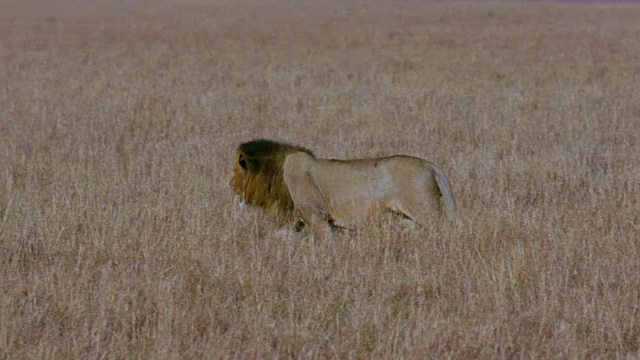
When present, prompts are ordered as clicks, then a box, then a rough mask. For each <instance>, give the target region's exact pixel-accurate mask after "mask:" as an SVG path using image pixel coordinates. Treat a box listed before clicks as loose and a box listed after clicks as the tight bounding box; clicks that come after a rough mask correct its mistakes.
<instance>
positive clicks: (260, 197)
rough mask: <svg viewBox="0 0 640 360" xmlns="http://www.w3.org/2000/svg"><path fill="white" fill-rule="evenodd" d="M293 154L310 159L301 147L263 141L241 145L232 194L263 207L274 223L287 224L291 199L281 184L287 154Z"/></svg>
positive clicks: (284, 186)
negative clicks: (298, 153) (273, 219)
mask: <svg viewBox="0 0 640 360" xmlns="http://www.w3.org/2000/svg"><path fill="white" fill-rule="evenodd" d="M297 152H305V153H307V154H309V155H311V156H314V155H313V152H311V150H309V149H307V148H304V147H302V146H297V145H291V144H287V143H281V142H276V141H272V140H266V139H257V140H252V141H249V142H246V143H243V144H241V145H240V146H239V147H238V150H237V157H236V161H237V163H236V169H238V171H235V174H236V176H234V184H235V185H234V187H235V189H236V191H237V192H238V193H240V194H241V195H242V197H243V200H244V201H245V202H246V203H247V204H249V205H252V206H256V207H261V208H263V209H264V210H265V211H266V212H267V213H268V214H270V215H271V216H272V217H274V218H275V219H276V221H277V222H285V221H288V220H289V219H290V218H291V216H292V215H293V210H294V204H293V200H292V199H291V195H290V194H289V189H288V188H287V185H286V184H285V182H284V163H285V160H286V158H287V155H289V154H292V153H297ZM314 157H315V156H314Z"/></svg>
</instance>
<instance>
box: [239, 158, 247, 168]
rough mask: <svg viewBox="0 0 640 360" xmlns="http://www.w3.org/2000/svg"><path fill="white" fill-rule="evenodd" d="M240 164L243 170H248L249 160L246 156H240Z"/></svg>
mask: <svg viewBox="0 0 640 360" xmlns="http://www.w3.org/2000/svg"><path fill="white" fill-rule="evenodd" d="M238 164H240V167H241V168H242V169H243V170H247V162H246V161H245V160H244V158H240V160H239V161H238Z"/></svg>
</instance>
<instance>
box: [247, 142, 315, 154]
mask: <svg viewBox="0 0 640 360" xmlns="http://www.w3.org/2000/svg"><path fill="white" fill-rule="evenodd" d="M238 149H239V150H240V151H241V152H243V153H244V154H245V156H247V157H251V158H269V157H272V156H278V155H282V154H290V153H294V152H299V151H302V152H306V153H307V154H309V155H311V156H314V155H313V152H312V151H311V150H309V149H307V148H305V147H302V146H298V145H292V144H287V143H282V142H277V141H272V140H267V139H256V140H251V141H248V142H246V143H243V144H241V145H240V147H239V148H238ZM314 157H315V156H314Z"/></svg>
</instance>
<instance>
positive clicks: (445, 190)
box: [433, 166, 456, 216]
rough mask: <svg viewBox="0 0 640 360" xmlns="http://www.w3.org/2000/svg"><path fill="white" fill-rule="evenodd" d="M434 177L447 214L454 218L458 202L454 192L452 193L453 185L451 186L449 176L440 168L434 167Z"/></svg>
mask: <svg viewBox="0 0 640 360" xmlns="http://www.w3.org/2000/svg"><path fill="white" fill-rule="evenodd" d="M433 177H434V178H435V179H436V183H437V184H438V188H439V189H440V194H441V195H442V200H443V201H444V207H445V209H446V210H447V214H448V215H449V216H453V215H454V214H455V212H456V200H455V199H454V198H453V192H451V185H450V184H449V179H448V178H447V175H446V174H445V173H444V171H442V170H441V169H439V168H438V167H436V166H433Z"/></svg>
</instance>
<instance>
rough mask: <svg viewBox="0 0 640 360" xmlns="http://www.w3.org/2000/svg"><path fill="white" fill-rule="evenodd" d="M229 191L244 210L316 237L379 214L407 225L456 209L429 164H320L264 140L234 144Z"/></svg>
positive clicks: (387, 160)
mask: <svg viewBox="0 0 640 360" xmlns="http://www.w3.org/2000/svg"><path fill="white" fill-rule="evenodd" d="M231 187H232V188H233V190H234V192H235V193H236V194H237V195H239V196H240V198H241V205H243V204H245V203H246V204H249V205H252V206H256V207H260V208H262V209H264V210H265V211H266V212H267V214H268V215H270V216H271V217H272V218H274V219H275V220H276V222H277V223H278V224H279V225H283V224H285V223H287V222H293V221H298V220H301V221H302V222H303V223H304V224H306V225H307V226H308V227H310V228H311V231H312V232H313V233H314V234H318V235H326V234H328V233H329V232H330V230H335V229H341V228H347V227H348V226H349V225H351V224H352V223H353V222H355V221H356V220H359V219H365V218H367V217H369V216H371V215H374V214H376V213H381V212H384V211H393V212H395V213H398V214H400V215H402V216H403V217H405V218H407V219H409V220H411V221H412V222H423V221H426V219H428V218H429V217H433V216H438V214H439V213H440V212H441V208H442V206H443V205H444V209H445V210H446V211H447V213H448V214H450V215H452V214H453V213H455V211H456V203H455V200H454V198H453V194H452V193H451V187H450V185H449V180H448V179H447V176H446V175H445V174H444V172H443V171H442V170H441V169H439V168H438V167H437V166H436V165H434V164H433V163H431V162H429V161H427V160H424V159H421V158H417V157H413V156H404V155H394V156H389V157H382V158H371V159H357V160H330V159H318V158H316V157H315V156H314V155H313V153H312V152H311V151H310V150H308V149H306V148H304V147H300V146H296V145H290V144H285V143H279V142H274V141H271V140H264V139H259V140H253V141H249V142H246V143H244V144H242V145H240V146H239V147H238V149H237V151H236V157H235V165H234V169H233V178H232V179H231ZM441 197H442V204H441V200H440V198H441Z"/></svg>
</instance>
